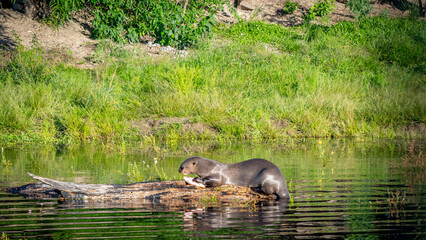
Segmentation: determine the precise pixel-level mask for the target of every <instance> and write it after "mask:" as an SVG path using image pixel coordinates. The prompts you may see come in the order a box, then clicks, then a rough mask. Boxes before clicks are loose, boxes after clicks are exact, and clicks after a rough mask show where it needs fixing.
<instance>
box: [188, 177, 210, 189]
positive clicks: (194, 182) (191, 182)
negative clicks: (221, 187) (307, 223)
mask: <svg viewBox="0 0 426 240" xmlns="http://www.w3.org/2000/svg"><path fill="white" fill-rule="evenodd" d="M194 179H195V178H192V177H183V180H185V182H186V183H187V184H190V185H194V186H197V187H203V188H205V187H206V186H205V185H204V184H202V183H199V182H196V181H194Z"/></svg>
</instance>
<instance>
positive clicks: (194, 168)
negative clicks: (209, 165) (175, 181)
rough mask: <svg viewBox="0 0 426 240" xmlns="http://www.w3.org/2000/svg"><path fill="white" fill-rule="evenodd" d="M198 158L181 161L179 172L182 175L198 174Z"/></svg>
mask: <svg viewBox="0 0 426 240" xmlns="http://www.w3.org/2000/svg"><path fill="white" fill-rule="evenodd" d="M199 160H200V158H199V157H190V158H188V159H186V160H185V161H183V163H182V164H181V165H180V167H179V172H180V173H182V174H183V175H188V174H198V165H199Z"/></svg>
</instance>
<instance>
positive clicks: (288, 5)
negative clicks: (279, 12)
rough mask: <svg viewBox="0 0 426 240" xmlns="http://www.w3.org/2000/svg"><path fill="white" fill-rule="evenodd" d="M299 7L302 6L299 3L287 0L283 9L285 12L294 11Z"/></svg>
mask: <svg viewBox="0 0 426 240" xmlns="http://www.w3.org/2000/svg"><path fill="white" fill-rule="evenodd" d="M298 7H300V5H299V4H298V3H296V2H292V1H290V0H287V1H285V3H284V6H283V11H284V12H285V13H294V11H296V9H297V8H298Z"/></svg>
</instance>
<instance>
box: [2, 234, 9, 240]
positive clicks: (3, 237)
mask: <svg viewBox="0 0 426 240" xmlns="http://www.w3.org/2000/svg"><path fill="white" fill-rule="evenodd" d="M9 239H10V238H9V237H8V236H7V235H6V233H1V240H9Z"/></svg>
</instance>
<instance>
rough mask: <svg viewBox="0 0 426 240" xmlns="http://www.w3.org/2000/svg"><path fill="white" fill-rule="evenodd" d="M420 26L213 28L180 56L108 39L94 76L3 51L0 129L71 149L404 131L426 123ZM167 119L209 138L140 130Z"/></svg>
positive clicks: (381, 22) (372, 21) (176, 130)
mask: <svg viewBox="0 0 426 240" xmlns="http://www.w3.org/2000/svg"><path fill="white" fill-rule="evenodd" d="M423 29H425V23H424V22H422V21H416V20H410V19H389V18H384V17H378V18H367V19H362V20H360V22H359V23H358V27H357V30H356V31H355V32H354V24H353V23H351V22H341V23H339V24H337V25H335V26H331V27H325V26H316V25H310V26H302V27H296V28H283V27H281V26H277V25H272V24H265V23H261V22H240V23H238V24H236V25H232V26H224V25H222V26H218V27H216V28H215V29H214V36H213V38H210V39H205V40H204V41H202V42H201V43H199V44H198V45H197V46H196V47H194V48H192V49H190V51H191V54H190V55H189V56H188V57H185V58H178V59H173V58H169V57H167V56H164V57H162V58H161V59H153V58H151V57H149V56H146V57H143V56H142V57H138V56H136V55H132V54H131V53H129V52H126V51H125V50H122V49H121V48H119V47H116V46H112V45H111V44H109V43H108V42H102V43H101V44H100V46H99V47H98V53H97V55H96V56H95V59H97V60H98V62H102V63H101V64H100V65H99V66H98V67H96V68H95V69H91V70H82V69H78V68H75V67H74V66H72V65H67V64H65V63H60V64H49V63H46V62H44V61H43V51H42V50H41V49H29V50H24V49H20V50H18V51H16V52H15V53H14V55H13V56H12V57H9V58H8V57H6V56H5V55H4V56H3V61H4V62H5V63H4V64H3V65H2V70H1V72H0V83H1V85H0V99H2V100H1V101H0V129H1V132H2V136H3V138H4V139H6V140H7V139H10V138H8V137H7V136H29V135H31V133H35V134H33V135H31V136H34V137H35V138H36V140H37V141H61V142H64V143H78V142H84V141H101V142H107V143H121V142H123V141H124V142H125V141H135V140H144V138H145V137H154V138H156V139H159V140H160V141H162V140H166V141H168V140H174V141H180V140H185V141H187V140H200V139H213V140H217V141H221V140H250V141H253V142H257V141H259V142H260V141H271V140H279V139H283V138H286V137H289V136H296V137H360V138H365V137H396V136H406V135H405V134H406V132H404V130H403V129H404V128H405V127H407V126H409V125H412V124H424V123H425V121H426V117H425V106H426V104H425V101H424V92H425V75H424V73H425V72H424V69H425V54H424V52H425V50H426V49H425V46H426V44H425V33H424V31H423ZM392 36H394V38H393V37H392ZM112 58H114V59H117V61H115V60H114V61H111V60H110V59H112ZM172 117H175V118H182V119H189V123H202V124H204V126H206V127H207V128H209V129H211V130H212V131H211V132H212V134H207V135H206V134H203V133H194V132H190V131H187V130H185V128H184V127H183V125H182V123H179V122H177V123H174V124H170V125H168V126H167V127H165V128H162V129H161V131H157V132H156V133H153V134H154V135H153V136H141V133H140V132H139V131H138V130H137V129H136V128H135V127H134V123H135V122H140V121H143V120H146V119H154V120H156V119H161V118H172Z"/></svg>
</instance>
